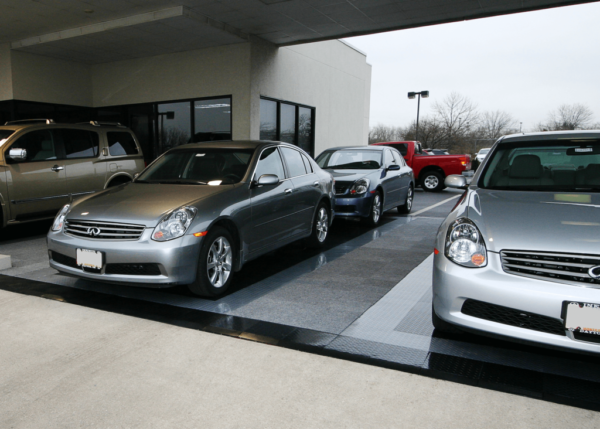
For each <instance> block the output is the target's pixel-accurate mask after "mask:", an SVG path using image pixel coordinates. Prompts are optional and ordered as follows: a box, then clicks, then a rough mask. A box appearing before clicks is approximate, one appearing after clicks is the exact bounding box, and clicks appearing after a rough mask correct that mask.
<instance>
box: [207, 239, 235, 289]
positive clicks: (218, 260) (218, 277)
mask: <svg viewBox="0 0 600 429" xmlns="http://www.w3.org/2000/svg"><path fill="white" fill-rule="evenodd" d="M232 260H233V252H232V250H231V244H230V243H229V241H228V240H227V239H226V238H225V237H218V238H217V239H216V240H215V241H213V243H212V244H211V245H210V249H209V251H208V259H207V261H206V272H207V274H208V280H209V281H210V283H211V284H212V285H213V286H214V287H216V288H220V287H223V285H224V284H225V283H227V279H228V278H229V276H230V275H231V268H232Z"/></svg>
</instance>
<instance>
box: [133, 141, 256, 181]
mask: <svg viewBox="0 0 600 429" xmlns="http://www.w3.org/2000/svg"><path fill="white" fill-rule="evenodd" d="M253 152H254V151H253V150H241V149H201V148H195V149H181V150H174V151H172V152H167V153H166V154H165V155H163V156H162V157H160V158H159V159H158V160H157V161H156V162H155V163H154V164H152V165H151V166H150V167H148V169H147V170H146V171H144V172H143V173H142V174H141V175H140V176H139V177H138V178H137V179H136V183H174V184H183V185H212V186H218V185H231V184H234V183H238V182H239V181H241V180H242V178H243V177H244V176H245V174H246V170H247V169H248V164H249V163H250V159H251V158H252V153H253Z"/></svg>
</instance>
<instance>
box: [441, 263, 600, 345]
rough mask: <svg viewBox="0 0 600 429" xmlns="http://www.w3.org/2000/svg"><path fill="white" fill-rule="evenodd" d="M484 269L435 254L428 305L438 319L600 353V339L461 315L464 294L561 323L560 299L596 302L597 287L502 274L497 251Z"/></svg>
mask: <svg viewBox="0 0 600 429" xmlns="http://www.w3.org/2000/svg"><path fill="white" fill-rule="evenodd" d="M487 256H488V265H487V266H486V267H484V268H465V267H461V266H459V265H457V264H455V263H453V262H451V261H450V260H448V259H447V258H446V257H445V256H444V255H443V253H439V254H438V255H435V257H434V266H433V306H434V309H435V313H436V314H437V315H438V317H440V318H441V319H443V320H445V321H447V322H449V323H451V324H453V325H456V326H458V327H464V328H469V329H473V330H476V331H481V332H484V333H488V334H492V335H499V336H503V337H507V338H512V339H516V340H520V341H525V342H533V343H539V344H543V345H546V346H550V347H559V348H567V349H571V350H577V351H584V352H593V353H600V343H593V342H588V341H583V340H578V339H575V338H574V337H573V335H572V333H571V332H569V331H567V330H565V335H564V336H562V335H556V334H551V333H545V332H540V331H536V330H532V329H526V328H523V327H518V326H511V325H507V324H504V323H498V322H493V321H490V320H485V319H483V318H479V317H473V316H470V315H466V314H464V313H463V312H462V311H461V310H462V308H463V304H464V303H465V301H466V300H467V299H471V300H476V301H481V302H484V303H489V304H494V305H497V306H502V307H508V308H510V309H515V310H519V311H520V312H523V313H530V314H533V315H541V316H546V317H550V318H552V319H556V323H559V322H560V323H563V325H564V320H563V318H562V308H563V301H575V302H586V303H600V289H594V288H585V287H580V286H571V285H566V284H562V283H555V282H551V281H543V280H537V279H532V278H527V277H521V276H517V275H513V274H508V273H505V272H504V271H503V270H502V265H501V260H500V255H499V254H497V253H493V252H488V253H487Z"/></svg>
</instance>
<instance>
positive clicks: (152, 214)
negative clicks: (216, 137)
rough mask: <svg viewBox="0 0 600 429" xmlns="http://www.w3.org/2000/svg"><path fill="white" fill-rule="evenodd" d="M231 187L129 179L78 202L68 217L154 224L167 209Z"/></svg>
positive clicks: (149, 225)
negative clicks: (142, 181)
mask: <svg viewBox="0 0 600 429" xmlns="http://www.w3.org/2000/svg"><path fill="white" fill-rule="evenodd" d="M228 189H231V186H206V185H171V184H162V185H160V184H141V183H139V184H138V183H129V184H127V185H125V186H117V187H115V188H111V189H107V190H106V191H103V192H99V193H97V194H94V195H92V196H90V197H88V198H86V199H85V200H83V201H82V202H80V203H76V205H75V206H74V207H73V209H72V210H71V212H70V213H69V215H68V216H67V219H68V220H74V219H80V220H98V221H105V222H123V223H132V224H139V225H142V224H143V225H146V226H147V227H154V226H156V225H157V224H158V222H159V221H160V219H161V218H162V217H163V216H164V215H165V214H166V213H167V212H169V211H171V210H173V209H176V208H178V207H180V206H182V205H185V204H192V203H194V202H196V201H198V200H200V199H203V198H206V197H208V196H210V195H214V194H217V193H220V192H225V191H227V190H228ZM82 213H88V214H86V215H82Z"/></svg>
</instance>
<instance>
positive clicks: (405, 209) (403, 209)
mask: <svg viewBox="0 0 600 429" xmlns="http://www.w3.org/2000/svg"><path fill="white" fill-rule="evenodd" d="M414 198H415V191H414V189H413V187H412V185H411V186H409V187H408V194H407V195H406V202H405V203H404V204H402V205H401V206H398V207H397V209H398V213H400V214H409V213H410V211H411V210H412V205H413V199H414Z"/></svg>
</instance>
